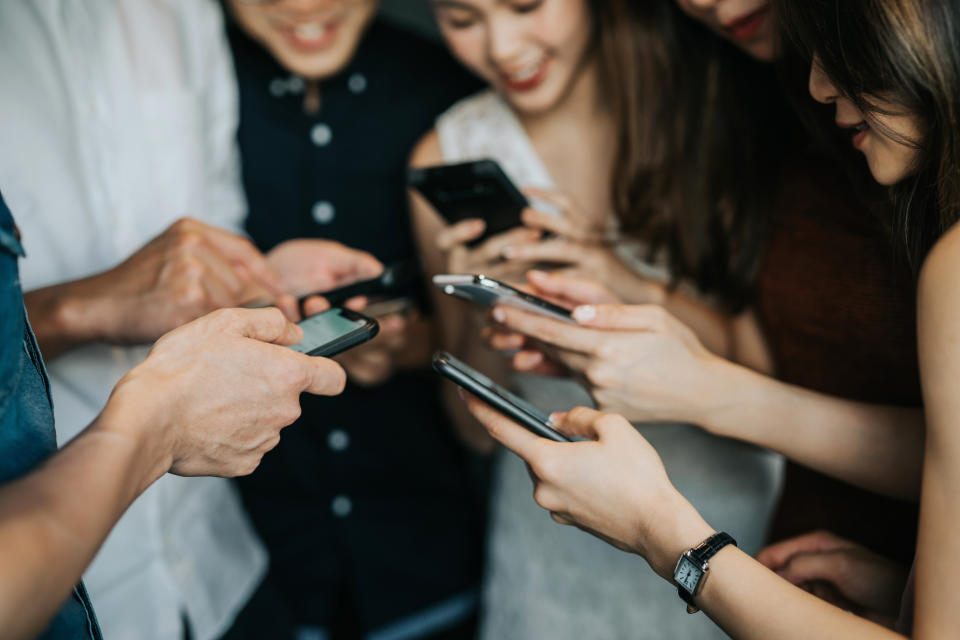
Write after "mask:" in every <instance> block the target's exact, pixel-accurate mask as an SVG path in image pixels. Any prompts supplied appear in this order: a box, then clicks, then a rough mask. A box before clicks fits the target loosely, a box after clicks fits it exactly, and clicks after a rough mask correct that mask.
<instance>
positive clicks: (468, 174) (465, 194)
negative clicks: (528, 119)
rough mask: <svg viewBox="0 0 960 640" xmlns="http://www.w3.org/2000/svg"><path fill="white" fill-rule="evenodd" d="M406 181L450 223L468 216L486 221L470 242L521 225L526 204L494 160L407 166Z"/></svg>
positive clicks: (466, 218) (477, 241)
mask: <svg viewBox="0 0 960 640" xmlns="http://www.w3.org/2000/svg"><path fill="white" fill-rule="evenodd" d="M407 184H408V186H410V187H411V188H412V189H416V190H417V191H418V192H419V193H420V194H421V195H422V196H423V197H424V198H426V199H427V201H428V202H429V203H430V204H431V205H432V206H433V208H434V209H436V210H437V213H439V214H440V215H441V216H443V218H444V219H445V220H446V221H447V222H449V223H450V224H456V223H457V222H460V221H462V220H468V219H470V218H479V219H481V220H483V221H484V222H486V225H487V226H486V229H485V230H484V233H483V236H481V237H480V238H478V239H477V240H475V241H473V242H472V243H471V245H476V244H479V243H480V242H482V241H484V240H486V239H487V238H489V237H491V236H494V235H497V234H498V233H503V232H504V231H509V230H510V229H513V228H515V227H519V226H521V225H522V224H523V222H522V220H521V214H522V213H523V210H524V209H525V208H527V207H528V206H530V203H529V202H528V201H527V198H526V196H524V195H523V194H522V193H521V192H520V190H519V189H518V188H517V187H516V185H514V184H513V182H511V181H510V178H508V177H507V174H506V173H504V171H503V169H502V168H501V167H500V165H499V164H497V162H496V161H494V160H477V161H474V162H464V163H460V164H448V165H439V166H434V167H425V168H415V169H410V170H409V171H408V172H407Z"/></svg>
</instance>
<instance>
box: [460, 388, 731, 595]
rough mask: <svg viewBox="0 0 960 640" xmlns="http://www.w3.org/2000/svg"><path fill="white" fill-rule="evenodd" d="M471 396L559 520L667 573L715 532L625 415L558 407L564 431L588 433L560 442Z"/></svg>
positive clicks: (471, 405)
mask: <svg viewBox="0 0 960 640" xmlns="http://www.w3.org/2000/svg"><path fill="white" fill-rule="evenodd" d="M467 403H468V406H469V408H470V412H471V413H472V414H473V415H474V417H476V418H477V420H479V421H480V422H481V423H482V424H483V425H484V426H485V427H486V428H487V430H488V431H489V433H490V435H491V436H492V437H493V438H494V439H496V440H497V441H499V442H500V443H501V444H502V445H504V446H505V447H506V448H508V449H510V450H511V451H513V452H514V453H516V454H517V455H519V456H520V457H521V458H523V459H524V461H526V463H527V465H528V467H529V469H530V475H531V478H532V479H533V483H534V492H533V497H534V500H536V502H537V504H539V505H540V506H541V507H543V508H544V509H546V510H547V511H549V512H550V515H551V517H552V518H553V519H554V520H555V521H557V522H559V523H561V524H567V525H573V526H576V527H578V528H580V529H582V530H584V531H586V532H588V533H590V534H592V535H594V536H596V537H598V538H600V539H601V540H604V541H606V542H607V543H609V544H611V545H613V546H615V547H617V548H618V549H621V550H623V551H630V552H633V553H637V554H639V555H641V556H643V557H644V558H646V560H647V561H648V562H649V563H650V565H651V567H653V569H654V570H655V571H656V572H657V573H658V574H659V575H660V576H661V577H663V578H665V579H667V580H669V579H671V578H672V576H673V569H674V565H675V564H676V561H677V558H679V557H680V554H681V553H683V552H684V551H686V550H687V549H689V548H690V547H693V546H695V545H696V544H698V543H699V542H700V541H701V540H704V539H706V538H707V537H708V536H710V535H711V534H712V533H713V530H712V529H711V528H710V526H709V525H707V524H706V523H705V522H704V521H703V519H702V518H701V517H700V515H699V514H698V513H697V512H696V510H695V509H694V508H693V507H692V506H691V505H690V503H689V502H687V501H686V499H684V498H683V496H681V495H680V494H679V493H678V492H677V490H676V489H675V488H674V487H673V485H672V484H671V483H670V480H669V478H668V477H667V472H666V470H665V469H664V467H663V462H662V461H661V460H660V457H659V456H658V455H657V452H656V451H654V449H653V447H651V446H650V444H649V443H648V442H647V441H646V440H645V439H644V438H643V437H642V436H641V435H640V434H639V433H637V430H636V429H635V428H634V427H633V426H632V425H631V424H630V423H629V422H627V420H626V419H624V418H623V417H622V416H618V415H614V414H609V413H600V412H598V411H594V410H593V409H588V408H586V407H578V408H576V409H574V410H573V411H571V412H569V413H567V414H554V415H553V416H552V420H553V422H554V424H555V425H556V427H557V429H558V430H560V431H562V432H564V433H566V434H568V435H571V436H579V437H582V438H587V440H586V441H582V442H574V443H557V442H553V441H551V440H547V439H545V438H541V437H539V436H537V435H534V434H533V433H531V432H530V431H528V430H526V429H524V428H523V427H521V426H520V425H518V424H516V423H515V422H513V421H511V420H509V419H507V418H506V417H504V416H503V415H502V414H500V413H498V412H497V411H495V410H493V409H491V408H490V407H489V406H488V405H486V404H484V403H483V402H481V401H480V400H478V399H476V398H474V397H472V396H471V397H468V399H467Z"/></svg>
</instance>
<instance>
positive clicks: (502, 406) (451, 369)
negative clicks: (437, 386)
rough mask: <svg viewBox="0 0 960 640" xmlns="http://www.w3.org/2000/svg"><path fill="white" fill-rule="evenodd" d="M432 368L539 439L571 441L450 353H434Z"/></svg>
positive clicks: (543, 417)
mask: <svg viewBox="0 0 960 640" xmlns="http://www.w3.org/2000/svg"><path fill="white" fill-rule="evenodd" d="M433 368H434V370H435V371H436V372H437V373H439V374H440V375H442V376H444V377H446V378H448V379H450V380H452V381H453V382H455V383H456V384H457V385H459V386H460V387H463V388H464V389H465V390H467V391H469V392H470V393H472V394H473V395H475V396H477V397H478V398H480V399H481V400H483V401H484V402H486V403H487V404H488V405H490V406H491V407H493V408H494V409H496V410H497V411H499V412H500V413H502V414H503V415H505V416H507V417H508V418H510V419H512V420H514V421H516V422H517V423H519V424H521V425H523V426H524V427H526V428H527V429H529V430H530V431H532V432H533V433H535V434H537V435H538V436H540V437H542V438H549V439H550V440H553V441H555V442H573V441H572V440H571V439H570V438H568V437H567V436H565V435H563V434H562V433H560V432H558V431H557V430H556V429H555V428H554V425H553V423H552V422H550V416H548V415H547V414H545V413H544V412H542V411H540V410H539V409H537V408H536V407H535V406H533V405H532V404H530V403H529V402H527V401H526V400H524V399H523V398H519V397H517V396H516V395H515V394H512V393H510V392H509V391H507V390H506V389H504V388H503V387H501V386H500V385H498V384H497V383H495V382H494V381H493V380H491V379H490V378H488V377H486V376H485V375H483V374H482V373H480V372H479V371H477V370H476V369H473V368H472V367H470V366H468V365H466V364H464V363H463V362H461V361H460V360H457V359H456V358H454V357H453V356H452V355H450V354H449V353H446V352H444V351H440V352H437V353H436V354H434V356H433Z"/></svg>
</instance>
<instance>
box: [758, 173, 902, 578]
mask: <svg viewBox="0 0 960 640" xmlns="http://www.w3.org/2000/svg"><path fill="white" fill-rule="evenodd" d="M774 211H776V212H777V214H776V215H777V217H776V219H775V221H774V224H773V228H772V230H771V236H770V239H769V243H768V248H767V254H766V256H765V259H764V262H763V263H762V266H761V270H760V273H759V275H758V281H757V297H756V309H757V313H758V316H759V319H760V322H761V324H762V326H763V329H764V331H765V334H766V336H767V339H768V342H769V345H770V347H771V350H772V354H773V357H774V362H775V363H776V367H777V376H778V378H780V379H782V380H784V381H786V382H789V383H792V384H796V385H799V386H801V387H805V388H807V389H811V390H814V391H819V392H822V393H827V394H830V395H834V396H840V397H843V398H847V399H851V400H857V401H862V402H871V403H880V404H893V405H900V406H911V407H919V406H920V404H921V394H920V376H919V370H918V363H917V349H916V319H915V315H916V305H915V285H914V280H913V277H912V275H911V274H910V272H909V270H908V269H907V267H906V266H905V265H904V264H902V262H900V261H899V260H898V259H897V258H896V256H895V255H894V251H893V244H892V242H891V241H890V239H889V238H888V237H887V235H886V233H885V232H884V231H883V230H882V228H881V226H880V224H879V222H878V216H877V215H876V213H871V212H870V211H869V210H867V209H866V208H865V207H864V206H863V205H861V204H860V203H859V201H858V200H857V199H856V198H855V197H854V196H853V194H852V193H851V188H850V186H849V183H848V181H847V180H846V179H845V178H844V177H843V175H842V172H841V171H840V170H839V169H837V168H836V167H835V166H830V165H829V163H826V164H824V163H821V164H817V163H810V165H809V166H805V167H803V168H802V169H800V170H793V171H790V172H789V177H788V178H787V179H786V180H785V182H784V184H783V185H782V187H781V189H780V191H779V194H778V198H777V202H776V207H775V209H774ZM916 523H917V510H916V505H914V504H911V503H904V502H899V501H895V500H891V499H887V498H881V497H879V496H875V495H873V494H870V493H868V492H865V491H861V490H858V489H854V488H852V487H849V486H848V485H845V484H843V483H840V482H838V481H835V480H831V479H829V478H827V477H826V476H823V475H821V474H818V473H815V472H812V471H810V470H808V469H805V468H802V467H799V466H797V465H793V464H790V465H788V468H787V475H786V484H785V489H784V495H783V498H782V500H781V506H780V510H779V513H778V515H777V516H776V518H775V521H774V524H773V530H772V539H773V540H779V539H783V538H785V537H789V536H793V535H799V534H801V533H807V532H809V531H812V530H814V529H820V528H822V529H828V530H830V531H833V532H835V533H836V534H838V535H841V536H843V537H846V538H849V539H852V540H855V541H857V542H860V543H861V544H864V545H865V546H867V547H869V548H871V549H873V550H875V551H877V552H880V553H883V554H885V555H887V556H890V557H893V558H897V559H900V560H902V561H904V562H909V561H910V560H911V559H912V557H913V550H914V543H915V536H916Z"/></svg>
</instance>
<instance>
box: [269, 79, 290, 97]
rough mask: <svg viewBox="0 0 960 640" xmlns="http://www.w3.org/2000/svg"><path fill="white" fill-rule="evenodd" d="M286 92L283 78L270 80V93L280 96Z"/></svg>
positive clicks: (285, 83)
mask: <svg viewBox="0 0 960 640" xmlns="http://www.w3.org/2000/svg"><path fill="white" fill-rule="evenodd" d="M286 94H287V82H286V80H284V79H283V78H274V79H273V80H271V81H270V95H272V96H273V97H274V98H282V97H283V96H285V95H286Z"/></svg>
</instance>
